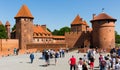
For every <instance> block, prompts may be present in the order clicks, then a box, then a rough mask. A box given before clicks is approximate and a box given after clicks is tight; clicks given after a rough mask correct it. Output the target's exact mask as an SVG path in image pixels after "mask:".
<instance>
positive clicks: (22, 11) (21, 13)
mask: <svg viewBox="0 0 120 70" xmlns="http://www.w3.org/2000/svg"><path fill="white" fill-rule="evenodd" d="M19 17H29V18H34V17H33V16H32V14H31V12H30V10H29V9H28V7H27V6H26V5H23V6H22V7H21V9H20V10H19V12H18V13H17V15H16V16H15V18H19Z"/></svg>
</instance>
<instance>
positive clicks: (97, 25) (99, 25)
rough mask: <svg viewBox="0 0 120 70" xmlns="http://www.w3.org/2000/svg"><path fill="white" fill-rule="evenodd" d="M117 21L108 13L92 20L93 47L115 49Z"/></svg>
mask: <svg viewBox="0 0 120 70" xmlns="http://www.w3.org/2000/svg"><path fill="white" fill-rule="evenodd" d="M115 21H116V19H114V18H112V17H111V16H109V15H107V14H106V13H101V14H99V15H98V16H95V15H94V16H93V19H92V20H91V23H92V28H93V32H92V37H93V43H92V44H93V47H98V48H102V49H110V48H113V47H115V30H114V28H115Z"/></svg>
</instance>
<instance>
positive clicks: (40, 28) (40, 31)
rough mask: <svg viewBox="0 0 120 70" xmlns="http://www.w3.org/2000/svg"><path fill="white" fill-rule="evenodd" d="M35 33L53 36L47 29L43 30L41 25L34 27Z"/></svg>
mask: <svg viewBox="0 0 120 70" xmlns="http://www.w3.org/2000/svg"><path fill="white" fill-rule="evenodd" d="M33 30H34V33H38V34H39V33H40V34H51V33H50V32H49V31H48V30H47V29H46V30H45V29H43V28H42V27H41V26H40V25H37V26H36V25H34V27H33Z"/></svg>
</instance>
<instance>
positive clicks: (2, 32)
mask: <svg viewBox="0 0 120 70" xmlns="http://www.w3.org/2000/svg"><path fill="white" fill-rule="evenodd" d="M6 38H7V32H6V28H5V26H4V25H0V39H6Z"/></svg>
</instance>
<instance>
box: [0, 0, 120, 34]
mask: <svg viewBox="0 0 120 70" xmlns="http://www.w3.org/2000/svg"><path fill="white" fill-rule="evenodd" d="M23 4H26V5H27V6H28V8H29V9H30V11H31V13H32V15H33V16H34V24H40V25H42V24H46V25H47V27H48V28H49V29H50V30H51V31H53V30H54V29H60V28H61V27H64V26H69V27H70V24H71V22H72V21H73V20H74V18H75V17H76V16H77V14H79V15H80V17H82V18H83V19H84V20H86V21H87V23H88V24H89V25H90V26H91V23H90V20H91V19H92V14H94V13H95V14H97V15H98V14H100V13H101V12H102V8H104V9H105V10H104V12H105V13H107V14H109V15H110V16H112V17H113V18H116V19H117V22H116V27H115V30H116V31H117V32H118V33H119V34H120V27H119V26H120V23H119V22H120V9H119V6H120V0H0V20H1V21H2V23H3V24H5V23H6V21H7V20H8V21H9V22H10V24H11V28H12V27H13V25H14V24H15V19H14V16H15V15H16V14H17V13H18V11H19V9H20V8H21V6H22V5H23Z"/></svg>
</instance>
